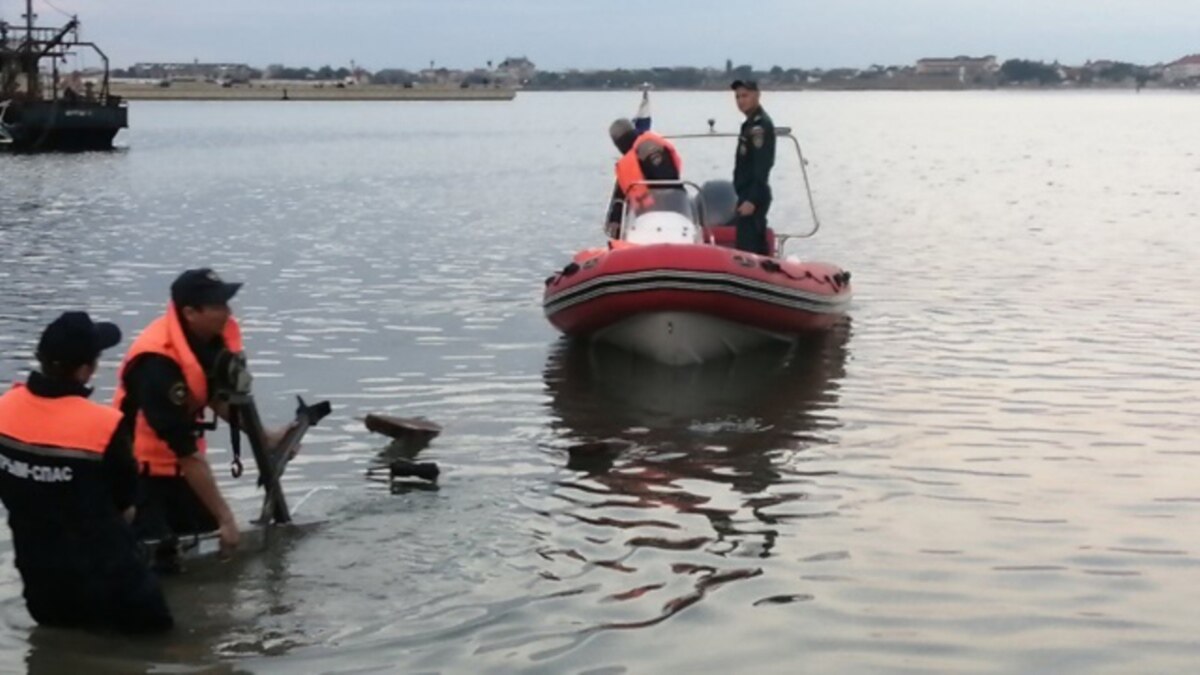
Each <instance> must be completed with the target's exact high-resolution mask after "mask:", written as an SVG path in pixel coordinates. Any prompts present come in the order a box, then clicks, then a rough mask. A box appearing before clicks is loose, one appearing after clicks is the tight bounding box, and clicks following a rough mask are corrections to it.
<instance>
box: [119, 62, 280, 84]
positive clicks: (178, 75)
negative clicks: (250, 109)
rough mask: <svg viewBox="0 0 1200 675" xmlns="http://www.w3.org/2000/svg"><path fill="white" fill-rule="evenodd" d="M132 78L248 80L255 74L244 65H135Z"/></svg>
mask: <svg viewBox="0 0 1200 675" xmlns="http://www.w3.org/2000/svg"><path fill="white" fill-rule="evenodd" d="M129 72H130V74H131V75H132V76H133V77H144V78H155V79H161V80H248V79H250V78H251V77H253V76H255V75H256V74H257V73H256V72H255V70H254V69H253V68H251V67H250V66H248V65H246V64H244V63H200V62H199V61H194V62H192V63H135V64H134V65H133V67H132V68H130V69H129Z"/></svg>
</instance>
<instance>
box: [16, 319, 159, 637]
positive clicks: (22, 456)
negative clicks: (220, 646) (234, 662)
mask: <svg viewBox="0 0 1200 675" xmlns="http://www.w3.org/2000/svg"><path fill="white" fill-rule="evenodd" d="M120 340H121V331H120V330H119V329H118V328H117V327H116V326H115V325H113V324H111V323H93V322H92V320H91V318H90V317H89V316H88V315H87V314H86V313H84V312H67V313H65V314H63V315H62V316H60V317H59V318H58V319H56V320H55V321H54V322H53V323H51V324H50V325H49V326H48V327H47V328H46V330H45V332H43V333H42V337H41V340H40V341H39V343H38V348H37V358H38V362H39V363H40V364H41V366H40V368H39V370H37V371H34V372H33V373H31V374H30V375H29V380H28V382H27V383H26V384H23V385H22V384H18V385H15V386H13V388H12V389H11V390H9V391H8V392H7V393H5V394H4V395H3V396H0V499H3V501H4V508H5V509H6V510H7V511H8V525H9V527H10V528H12V535H13V551H14V553H15V554H16V565H17V570H18V571H19V572H20V573H21V580H22V581H23V582H24V585H25V592H24V595H25V606H26V607H27V608H28V609H29V614H30V615H31V616H33V619H34V620H35V621H37V622H38V623H39V624H41V625H43V626H56V627H64V628H72V627H73V628H115V629H117V630H121V631H128V632H146V631H159V630H166V629H168V628H171V626H172V625H173V623H174V622H173V620H172V618H171V612H170V611H169V610H168V609H167V604H166V600H165V599H164V598H163V594H162V590H161V589H160V588H159V585H158V580H157V579H156V578H155V576H154V575H153V574H152V573H151V572H150V570H149V568H148V567H147V565H146V561H145V559H144V558H143V556H142V554H141V552H140V550H139V547H138V543H137V540H136V538H135V537H134V533H133V530H132V529H131V528H130V525H129V521H131V520H132V519H133V517H134V510H135V509H134V501H135V500H134V493H135V491H136V487H137V469H136V467H135V465H134V460H133V455H132V453H131V450H130V435H129V431H128V430H127V429H123V428H122V427H121V413H120V412H118V411H116V410H113V409H112V408H111V407H109V406H105V405H101V404H99V403H93V402H91V401H89V400H87V399H88V396H90V395H91V393H92V390H91V389H89V388H88V386H87V383H88V381H89V380H90V379H91V378H92V375H93V374H94V373H95V372H96V363H97V360H98V359H99V357H100V352H101V351H102V350H105V349H108V348H109V347H113V346H115V345H116V344H117V343H118V342H120Z"/></svg>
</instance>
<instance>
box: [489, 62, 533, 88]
mask: <svg viewBox="0 0 1200 675" xmlns="http://www.w3.org/2000/svg"><path fill="white" fill-rule="evenodd" d="M534 75H537V66H535V65H533V61H530V60H529V59H527V58H525V57H524V56H518V57H512V56H510V57H508V58H506V59H504V60H503V61H501V62H500V65H498V66H496V78H497V79H499V80H504V81H508V82H511V83H513V84H521V83H523V82H528V81H529V80H532V79H533V76H534Z"/></svg>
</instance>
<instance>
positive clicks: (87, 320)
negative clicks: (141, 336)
mask: <svg viewBox="0 0 1200 675" xmlns="http://www.w3.org/2000/svg"><path fill="white" fill-rule="evenodd" d="M120 341H121V329H120V328H117V325H116V324H113V323H107V322H100V323H92V318H91V317H90V316H88V315H87V312H63V314H62V316H60V317H58V318H57V319H55V320H54V321H53V322H51V324H50V325H49V326H46V330H44V331H42V339H41V340H39V341H38V347H37V357H38V361H41V362H42V363H43V364H49V363H54V364H58V365H62V366H67V367H74V366H83V365H87V364H89V363H91V362H93V361H95V360H96V359H97V358H98V357H99V356H100V352H102V351H104V350H105V349H108V348H110V347H115V346H117V343H118V342H120Z"/></svg>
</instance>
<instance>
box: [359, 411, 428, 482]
mask: <svg viewBox="0 0 1200 675" xmlns="http://www.w3.org/2000/svg"><path fill="white" fill-rule="evenodd" d="M363 422H364V423H365V424H366V426H367V429H368V430H369V431H372V432H374V433H378V434H383V435H384V436H387V437H389V438H391V439H392V441H391V443H389V444H388V446H387V447H386V448H384V449H382V450H380V451H379V454H378V455H377V457H376V458H375V460H374V462H373V465H372V466H370V467H368V468H367V478H368V479H369V480H377V481H386V482H387V483H388V484H389V487H390V488H391V491H392V493H399V492H403V491H405V490H406V489H407V488H409V487H413V488H419V487H426V488H430V489H437V488H436V485H437V480H438V476H440V475H441V469H440V468H438V465H437V464H435V463H433V462H417V461H414V460H415V459H416V457H417V454H418V453H420V452H421V450H424V449H425V447H426V446H428V445H429V442H430V441H432V440H433V439H434V438H436V437H437V435H438V434H440V433H442V427H441V426H440V425H438V424H436V423H434V422H430V421H429V420H427V419H425V418H423V417H393V416H391V415H376V414H370V415H367V416H366V417H365V418H364V419H363ZM412 479H416V481H415V482H414V481H413V480H412ZM422 481H425V482H422Z"/></svg>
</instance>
